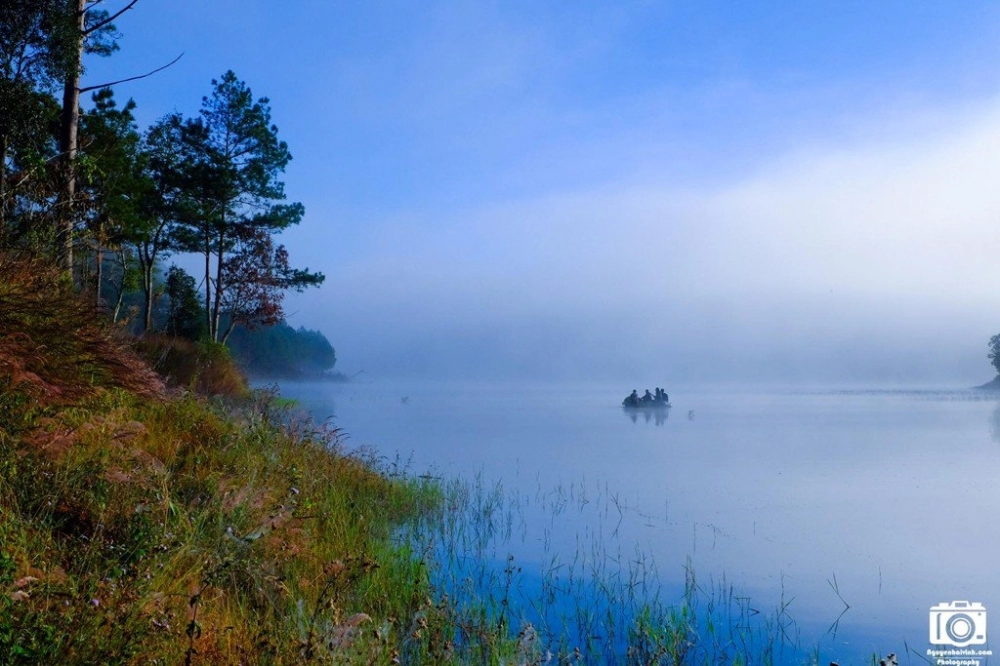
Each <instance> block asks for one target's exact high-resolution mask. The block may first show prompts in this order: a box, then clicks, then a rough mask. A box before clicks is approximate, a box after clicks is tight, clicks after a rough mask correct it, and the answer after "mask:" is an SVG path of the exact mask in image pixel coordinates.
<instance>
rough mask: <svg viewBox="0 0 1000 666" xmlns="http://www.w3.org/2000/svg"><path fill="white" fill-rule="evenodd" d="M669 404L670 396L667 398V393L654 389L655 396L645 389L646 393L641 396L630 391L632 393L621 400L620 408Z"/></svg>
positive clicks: (658, 388)
mask: <svg viewBox="0 0 1000 666" xmlns="http://www.w3.org/2000/svg"><path fill="white" fill-rule="evenodd" d="M669 403H670V396H668V395H667V392H666V391H664V390H663V389H661V388H660V387H656V393H655V394H654V393H650V392H649V389H646V392H645V393H643V394H642V396H640V395H639V392H638V391H637V390H635V389H632V392H631V393H630V394H629V395H628V396H627V397H626V398H625V399H624V400H622V406H624V407H647V406H648V407H652V406H659V405H667V404H669Z"/></svg>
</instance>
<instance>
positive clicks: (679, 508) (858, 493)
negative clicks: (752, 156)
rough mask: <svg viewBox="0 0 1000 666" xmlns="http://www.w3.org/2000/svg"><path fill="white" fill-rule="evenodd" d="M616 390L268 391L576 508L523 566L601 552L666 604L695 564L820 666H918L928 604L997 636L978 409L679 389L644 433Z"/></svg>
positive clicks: (994, 530) (993, 443)
mask: <svg viewBox="0 0 1000 666" xmlns="http://www.w3.org/2000/svg"><path fill="white" fill-rule="evenodd" d="M631 388H632V387H631V386H629V387H607V386H558V387H556V386H512V385H433V386H429V385H401V384H400V385H393V384H379V383H364V384H362V383H358V384H350V385H337V384H322V383H316V384H305V383H303V384H294V383H289V384H286V385H284V386H282V392H283V394H284V395H286V396H289V397H294V398H298V399H300V400H301V402H302V404H303V406H305V407H306V408H307V409H309V410H310V411H311V412H313V414H314V415H315V416H317V417H319V418H324V417H327V416H333V417H335V418H334V422H335V423H336V424H337V425H339V426H340V427H342V428H343V429H344V430H345V431H346V432H347V433H348V434H349V436H350V439H349V440H348V444H349V445H354V446H360V445H366V446H372V447H375V448H376V449H377V450H378V451H379V453H380V454H381V455H383V456H385V457H387V458H389V459H396V458H397V457H398V458H399V460H400V461H402V462H405V463H408V464H409V468H410V470H411V471H412V472H414V473H418V474H419V473H425V472H428V473H431V474H434V475H440V476H445V477H449V476H464V477H472V476H475V475H477V474H478V475H480V476H481V477H482V478H484V479H486V480H500V481H502V482H503V485H504V487H505V488H507V489H508V490H510V491H512V492H515V493H521V494H522V495H523V496H524V497H535V498H539V497H549V498H550V499H551V498H552V497H566V498H568V503H569V504H570V505H571V506H573V507H576V509H575V510H573V511H566V512H564V513H563V514H561V515H560V517H559V519H558V520H553V519H552V518H551V516H550V517H549V518H548V519H546V518H544V517H543V516H542V514H541V513H538V514H537V515H536V514H533V513H532V512H531V511H528V512H527V514H526V515H528V518H527V524H526V525H524V526H522V529H521V532H522V537H523V538H522V540H521V543H520V545H517V546H516V548H517V552H516V553H515V555H516V557H517V559H518V561H519V562H523V563H526V566H528V565H530V564H531V563H532V562H535V561H536V560H542V559H543V558H544V557H546V556H547V555H546V554H547V553H551V552H552V550H553V549H554V550H556V551H558V549H560V548H563V547H565V548H566V550H567V552H569V551H571V550H572V549H573V548H576V547H578V544H579V542H580V538H581V537H580V535H584V536H585V538H588V539H591V540H593V539H597V540H600V541H603V542H604V544H603V547H605V548H606V549H608V550H609V551H610V552H614V553H619V552H624V553H630V552H633V551H636V552H638V551H641V552H643V553H648V554H649V555H651V556H652V558H653V559H655V562H656V565H657V568H658V571H659V576H660V579H661V580H662V581H663V583H664V586H665V589H666V590H670V591H675V590H676V588H677V586H678V585H679V584H680V583H682V582H683V577H684V568H683V567H684V565H685V562H687V561H688V559H689V558H690V562H691V564H692V566H693V568H694V569H695V571H696V572H697V575H698V576H699V579H700V580H702V581H705V580H713V581H721V580H723V578H724V579H725V581H726V582H727V584H732V585H733V586H735V587H736V588H737V589H738V590H740V591H741V592H742V593H745V594H746V595H747V596H749V597H750V598H751V599H752V600H753V604H754V605H755V606H756V607H759V608H761V609H767V608H774V607H775V606H777V605H778V604H779V603H781V600H782V599H784V601H785V602H786V603H787V602H788V601H789V600H791V603H790V604H789V606H788V613H789V615H790V616H791V617H792V618H794V620H795V629H796V631H797V632H798V634H799V637H800V640H801V642H802V644H803V645H804V646H806V647H809V646H813V647H815V646H818V647H819V648H820V651H821V660H822V659H825V661H824V662H823V663H827V662H828V661H829V659H839V660H841V662H842V663H848V662H852V661H855V662H857V661H861V660H864V659H867V658H868V657H870V655H871V654H872V653H873V652H878V653H880V654H883V655H884V654H887V653H889V652H896V653H898V654H900V655H901V657H902V658H901V660H900V662H901V663H908V662H909V663H924V662H922V661H921V660H920V659H918V658H917V657H916V656H911V657H910V658H909V659H907V658H906V657H905V655H904V653H905V652H906V645H908V646H909V647H910V648H911V649H913V650H915V651H916V652H918V653H920V654H924V652H925V650H926V649H927V648H928V647H930V645H929V643H928V611H929V608H930V607H931V606H934V605H935V604H939V603H941V602H951V601H954V600H968V601H973V602H981V603H983V604H984V605H985V607H986V609H987V610H988V611H990V612H993V609H996V610H995V612H993V617H994V618H995V619H993V620H992V621H991V624H990V632H991V633H993V634H996V635H1000V634H998V633H997V632H1000V566H998V564H997V562H998V560H1000V484H998V480H1000V403H998V402H997V401H996V400H994V399H993V398H992V397H991V396H985V395H983V394H981V393H977V392H972V391H905V392H904V391H897V392H886V391H841V392H804V393H803V392H773V393H736V392H708V391H700V392H684V391H675V392H672V395H671V401H672V403H673V405H674V407H673V409H672V410H671V411H670V413H669V416H668V417H667V418H666V419H665V420H659V419H657V418H656V417H654V416H652V415H650V417H649V418H648V419H647V418H645V417H644V415H639V416H638V418H632V417H631V416H630V415H629V414H626V413H625V412H624V411H623V410H622V409H621V408H620V407H619V406H618V405H619V404H620V400H621V398H622V397H623V396H624V394H625V393H627V391H628V390H630V389H631ZM639 388H640V390H641V389H642V388H643V387H639ZM650 388H652V387H650ZM658 421H659V422H658ZM529 503H530V502H529ZM609 507H610V508H609ZM585 508H586V509H587V510H585ZM668 594H669V592H668ZM841 598H842V599H841ZM847 606H849V608H847ZM845 609H846V612H845ZM838 619H839V623H838ZM994 627H995V628H994ZM904 642H905V643H904ZM994 642H995V641H994ZM975 647H982V646H975ZM987 647H988V646H987Z"/></svg>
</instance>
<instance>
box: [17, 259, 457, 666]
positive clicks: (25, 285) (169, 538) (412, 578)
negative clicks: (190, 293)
mask: <svg viewBox="0 0 1000 666" xmlns="http://www.w3.org/2000/svg"><path fill="white" fill-rule="evenodd" d="M104 322H105V318H102V317H100V316H97V314H96V313H95V311H94V310H93V308H92V306H90V305H88V304H84V302H83V301H82V300H81V299H80V297H78V296H77V295H75V293H74V290H73V289H72V288H71V287H69V286H66V285H64V284H63V283H61V282H60V278H59V276H58V274H57V273H56V272H54V271H52V270H49V269H47V268H45V267H43V266H41V265H38V264H33V263H31V262H24V261H15V260H13V259H12V258H11V257H10V256H2V257H0V663H4V664H18V663H64V664H133V663H135V664H138V663H143V664H149V663H168V664H182V663H186V664H192V663H198V664H237V663H242V664H247V663H268V664H286V663H301V662H317V663H327V662H333V661H337V662H340V663H343V662H351V663H393V662H394V661H395V660H397V659H400V658H401V659H403V660H404V661H410V662H413V661H417V662H420V661H437V659H431V658H430V657H429V656H427V655H430V654H432V653H437V654H440V653H441V650H443V649H445V647H446V646H447V640H446V639H447V634H448V632H447V630H446V629H445V628H444V625H443V624H442V623H441V622H434V617H436V615H435V613H436V612H437V611H436V610H435V608H436V607H434V606H432V605H431V604H430V602H429V601H428V594H429V589H428V585H427V581H426V575H425V569H424V566H423V564H422V562H421V560H420V558H419V557H417V556H416V555H415V554H414V553H410V552H408V551H406V550H405V549H404V548H402V547H399V546H395V545H394V544H393V541H392V539H391V537H392V535H393V534H394V532H395V531H396V530H397V529H398V527H399V526H400V525H403V524H405V523H406V522H407V521H412V520H417V519H419V518H420V517H421V516H423V515H425V514H427V513H428V512H430V511H432V510H433V508H434V507H435V506H436V503H437V502H439V500H440V491H439V490H438V489H437V488H436V487H434V486H429V485H426V484H422V483H419V482H417V481H409V480H404V479H389V478H387V476H385V475H384V474H380V473H379V472H378V470H377V468H376V465H375V464H373V462H372V461H371V460H366V459H364V458H362V457H359V456H357V455H345V454H344V453H343V452H342V450H341V449H340V447H339V443H338V438H337V432H336V430H333V429H330V428H328V427H321V426H315V425H311V424H309V423H308V422H301V421H297V420H296V419H293V418H290V417H289V416H288V415H287V414H282V413H280V412H279V411H278V410H277V409H276V408H275V404H276V401H275V400H274V399H273V396H269V395H267V394H260V393H257V394H247V395H249V397H243V398H234V397H232V396H230V397H228V398H220V397H215V398H211V399H209V398H206V397H203V396H200V395H198V394H197V392H195V391H192V390H190V389H200V390H206V389H210V388H212V386H211V385H212V382H211V381H207V380H206V379H205V375H204V374H202V375H199V369H198V367H196V366H197V365H198V363H199V362H201V361H199V359H202V360H203V359H204V358H206V357H208V358H211V359H212V362H213V363H214V364H215V366H216V368H215V369H214V370H212V371H211V373H214V375H215V376H217V377H218V376H221V377H228V378H229V379H226V380H225V381H221V384H220V385H222V386H225V387H226V391H227V392H229V393H231V394H232V393H236V394H242V393H245V385H242V386H239V385H238V382H237V385H236V386H235V387H234V386H233V384H232V377H233V373H234V371H233V370H232V368H231V362H229V361H228V357H226V356H225V352H224V348H221V347H216V348H208V349H207V350H203V351H204V354H201V355H199V354H184V353H183V350H181V352H178V350H177V349H176V348H175V347H174V346H172V344H171V343H170V342H169V341H168V340H165V339H160V340H152V341H146V342H143V343H140V344H139V345H133V344H132V343H131V342H130V341H129V340H128V339H127V338H124V337H122V336H121V335H120V334H119V333H118V332H117V331H116V330H115V329H114V328H112V327H111V326H110V325H109V324H106V323H104ZM133 347H138V348H139V349H140V351H142V352H144V353H145V354H147V355H151V356H154V357H156V358H154V360H157V359H159V362H160V363H161V364H162V366H163V368H165V369H168V370H165V371H166V372H167V374H170V375H171V378H172V382H171V383H170V384H168V383H167V382H164V381H163V380H162V379H161V378H160V377H159V376H157V375H156V374H155V373H153V372H152V371H151V369H150V367H149V366H148V365H147V364H146V363H144V362H143V361H142V360H141V358H140V356H139V355H138V353H137V352H136V350H135V349H133ZM188 351H191V350H188ZM172 354H173V356H171V355H172ZM184 359H188V360H189V361H190V363H188V364H185V363H184ZM226 367H228V368H229V369H225V368H226ZM237 376H238V374H237ZM199 377H201V378H200V379H199ZM217 384H218V383H217ZM435 627H436V628H435Z"/></svg>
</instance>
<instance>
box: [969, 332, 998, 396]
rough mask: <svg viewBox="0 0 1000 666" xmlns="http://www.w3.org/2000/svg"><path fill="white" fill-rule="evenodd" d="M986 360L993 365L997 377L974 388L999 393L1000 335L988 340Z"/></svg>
mask: <svg viewBox="0 0 1000 666" xmlns="http://www.w3.org/2000/svg"><path fill="white" fill-rule="evenodd" d="M986 358H988V359H990V363H992V364H993V368H994V369H995V370H996V371H997V376H996V377H994V378H993V379H992V380H991V381H988V382H986V383H985V384H981V385H979V386H976V387H975V388H977V389H983V390H984V391H1000V333H998V334H997V335H994V336H993V337H992V338H990V342H989V352H988V353H987V354H986Z"/></svg>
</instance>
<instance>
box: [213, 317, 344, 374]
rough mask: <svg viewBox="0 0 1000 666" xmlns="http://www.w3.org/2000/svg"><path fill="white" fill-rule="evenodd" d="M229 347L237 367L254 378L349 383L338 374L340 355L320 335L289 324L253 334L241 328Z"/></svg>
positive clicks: (235, 330)
mask: <svg viewBox="0 0 1000 666" xmlns="http://www.w3.org/2000/svg"><path fill="white" fill-rule="evenodd" d="M226 345H227V346H228V347H229V349H230V352H231V353H232V355H233V359H234V360H235V361H236V363H237V364H238V365H239V366H240V367H241V368H243V370H244V371H245V372H246V373H247V374H248V375H249V376H251V377H254V378H259V379H328V380H334V381H346V379H347V377H346V376H345V375H343V374H342V373H339V372H334V370H333V367H334V365H336V363H337V353H336V351H335V350H334V348H333V345H331V344H330V341H329V340H327V339H326V336H324V335H323V334H322V333H321V332H320V331H311V330H308V329H306V328H303V327H299V328H298V329H295V328H292V327H291V326H289V325H288V324H287V323H285V322H280V323H278V324H275V325H273V326H267V327H263V328H256V329H253V330H250V329H247V328H244V327H237V328H236V329H234V330H233V332H232V334H231V335H230V336H229V339H228V340H227V341H226Z"/></svg>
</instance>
